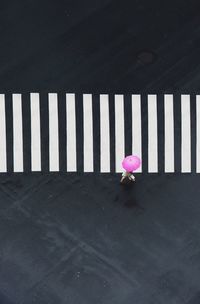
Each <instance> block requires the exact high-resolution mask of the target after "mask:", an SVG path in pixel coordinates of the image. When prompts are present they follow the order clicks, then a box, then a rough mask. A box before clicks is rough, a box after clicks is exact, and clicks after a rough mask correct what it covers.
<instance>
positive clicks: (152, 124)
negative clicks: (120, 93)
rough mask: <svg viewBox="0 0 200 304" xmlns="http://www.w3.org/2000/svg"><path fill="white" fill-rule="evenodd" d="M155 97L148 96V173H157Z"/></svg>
mask: <svg viewBox="0 0 200 304" xmlns="http://www.w3.org/2000/svg"><path fill="white" fill-rule="evenodd" d="M157 124H158V123H157V96H156V95H148V172H149V173H156V172H158V126H157Z"/></svg>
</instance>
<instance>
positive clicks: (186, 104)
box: [181, 95, 191, 173]
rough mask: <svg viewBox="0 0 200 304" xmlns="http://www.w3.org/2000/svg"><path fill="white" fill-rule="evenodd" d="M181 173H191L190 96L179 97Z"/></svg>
mask: <svg viewBox="0 0 200 304" xmlns="http://www.w3.org/2000/svg"><path fill="white" fill-rule="evenodd" d="M181 172H183V173H187V172H191V123H190V95H181Z"/></svg>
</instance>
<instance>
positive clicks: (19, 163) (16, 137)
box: [12, 94, 24, 172]
mask: <svg viewBox="0 0 200 304" xmlns="http://www.w3.org/2000/svg"><path fill="white" fill-rule="evenodd" d="M12 96H13V163H14V164H13V166H14V172H23V163H24V162H23V127H22V100H21V94H13V95H12Z"/></svg>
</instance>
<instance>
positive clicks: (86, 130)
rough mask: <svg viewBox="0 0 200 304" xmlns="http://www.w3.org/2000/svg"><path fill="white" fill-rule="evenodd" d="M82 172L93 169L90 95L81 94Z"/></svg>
mask: <svg viewBox="0 0 200 304" xmlns="http://www.w3.org/2000/svg"><path fill="white" fill-rule="evenodd" d="M83 141H84V143H83V146H84V149H83V155H84V161H83V163H84V164H83V166H84V172H93V171H94V159H93V158H94V156H93V115H92V95H91V94H83Z"/></svg>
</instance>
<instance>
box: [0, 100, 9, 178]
mask: <svg viewBox="0 0 200 304" xmlns="http://www.w3.org/2000/svg"><path fill="white" fill-rule="evenodd" d="M0 138H1V144H0V172H7V154H6V151H7V149H6V112H5V95H4V94H0Z"/></svg>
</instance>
